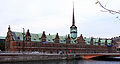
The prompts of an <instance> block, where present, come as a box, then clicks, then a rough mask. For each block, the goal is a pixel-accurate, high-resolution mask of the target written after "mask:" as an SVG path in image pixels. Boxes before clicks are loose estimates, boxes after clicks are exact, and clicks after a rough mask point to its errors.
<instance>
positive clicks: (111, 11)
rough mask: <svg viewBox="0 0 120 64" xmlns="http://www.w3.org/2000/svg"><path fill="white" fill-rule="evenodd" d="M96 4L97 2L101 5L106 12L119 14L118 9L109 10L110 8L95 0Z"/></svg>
mask: <svg viewBox="0 0 120 64" xmlns="http://www.w3.org/2000/svg"><path fill="white" fill-rule="evenodd" d="M96 4H99V5H100V7H102V8H103V9H105V10H106V11H107V12H109V13H111V14H120V11H114V10H110V9H107V8H106V7H105V6H103V5H102V4H101V2H100V1H98V0H97V2H96Z"/></svg>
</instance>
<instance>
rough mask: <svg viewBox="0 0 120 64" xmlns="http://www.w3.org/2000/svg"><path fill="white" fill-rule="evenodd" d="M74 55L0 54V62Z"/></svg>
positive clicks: (62, 57) (60, 58) (64, 57)
mask: <svg viewBox="0 0 120 64" xmlns="http://www.w3.org/2000/svg"><path fill="white" fill-rule="evenodd" d="M74 58H76V57H75V56H74V55H64V54H25V53H19V54H18V53H16V54H15V53H14V54H8V53H7V54H0V62H17V61H32V60H62V59H74Z"/></svg>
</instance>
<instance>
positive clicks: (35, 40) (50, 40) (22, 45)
mask: <svg viewBox="0 0 120 64" xmlns="http://www.w3.org/2000/svg"><path fill="white" fill-rule="evenodd" d="M5 50H6V51H20V52H21V51H24V52H28V51H29V52H33V51H39V52H43V53H59V52H60V51H62V53H108V52H116V47H115V46H114V44H113V43H112V40H111V39H103V38H92V37H91V38H85V37H83V36H82V34H81V35H80V36H79V37H77V27H76V26H75V19H74V8H73V20H72V26H71V27H70V35H69V34H68V35H66V36H59V34H58V33H57V34H56V35H50V34H49V35H46V34H45V31H43V33H40V34H33V33H30V31H29V30H27V32H26V33H24V32H23V33H22V32H14V31H12V30H11V29H10V26H9V28H8V32H7V36H6V40H5Z"/></svg>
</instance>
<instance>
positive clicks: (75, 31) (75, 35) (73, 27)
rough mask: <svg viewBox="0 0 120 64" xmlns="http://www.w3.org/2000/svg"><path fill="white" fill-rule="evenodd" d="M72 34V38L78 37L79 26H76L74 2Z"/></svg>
mask: <svg viewBox="0 0 120 64" xmlns="http://www.w3.org/2000/svg"><path fill="white" fill-rule="evenodd" d="M70 36H71V38H72V39H75V38H77V27H76V26H75V16H74V3H73V16H72V26H71V27H70Z"/></svg>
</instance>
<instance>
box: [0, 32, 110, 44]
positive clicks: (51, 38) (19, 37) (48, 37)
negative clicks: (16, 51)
mask: <svg viewBox="0 0 120 64" xmlns="http://www.w3.org/2000/svg"><path fill="white" fill-rule="evenodd" d="M12 35H13V39H14V40H16V41H23V34H22V32H12ZM30 35H31V41H33V42H41V36H42V33H39V34H34V33H30ZM55 37H56V34H55V35H50V34H49V35H46V42H49V43H54V39H55ZM0 38H3V37H0ZM59 38H60V39H59V42H60V43H66V39H67V36H59ZM3 39H4V38H3ZM84 40H85V44H86V45H90V44H91V43H90V42H91V38H84ZM98 41H99V38H93V45H98ZM111 42H112V40H107V45H111ZM77 43H78V42H77V38H76V39H74V40H73V39H71V44H77ZM100 43H101V45H105V39H100Z"/></svg>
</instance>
